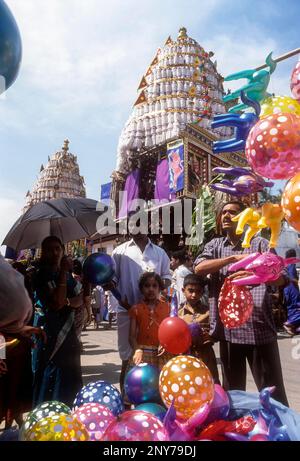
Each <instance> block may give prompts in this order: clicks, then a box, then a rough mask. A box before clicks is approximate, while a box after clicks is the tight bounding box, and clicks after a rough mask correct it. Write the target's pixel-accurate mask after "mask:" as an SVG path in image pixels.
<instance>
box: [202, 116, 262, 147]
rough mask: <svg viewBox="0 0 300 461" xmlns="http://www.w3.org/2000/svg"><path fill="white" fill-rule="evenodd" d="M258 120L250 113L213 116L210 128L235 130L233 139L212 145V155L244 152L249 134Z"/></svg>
mask: <svg viewBox="0 0 300 461" xmlns="http://www.w3.org/2000/svg"><path fill="white" fill-rule="evenodd" d="M258 120H259V118H258V117H257V115H256V114H253V113H252V112H247V113H244V114H241V115H238V114H231V113H229V114H220V115H215V117H214V119H213V122H212V124H211V127H212V128H218V127H220V126H231V127H235V129H236V130H235V134H234V137H233V138H230V139H225V140H223V141H216V142H214V143H213V152H214V154H219V153H223V152H237V151H240V150H244V149H245V146H246V141H247V138H248V135H249V132H250V130H251V128H252V127H253V126H254V125H255V123H256V122H257V121H258Z"/></svg>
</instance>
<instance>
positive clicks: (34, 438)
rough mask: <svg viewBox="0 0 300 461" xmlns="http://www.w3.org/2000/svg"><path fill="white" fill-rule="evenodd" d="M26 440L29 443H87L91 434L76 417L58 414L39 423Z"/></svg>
mask: <svg viewBox="0 0 300 461" xmlns="http://www.w3.org/2000/svg"><path fill="white" fill-rule="evenodd" d="M24 438H25V440H26V441H28V442H85V441H87V440H89V434H88V432H87V430H86V428H85V427H84V426H83V424H81V422H79V421H78V420H77V419H76V418H75V417H74V416H70V415H62V414H57V415H53V416H49V417H47V418H44V419H41V420H40V421H38V422H37V423H36V424H34V426H32V427H31V428H30V429H29V430H27V431H26V432H25V434H24Z"/></svg>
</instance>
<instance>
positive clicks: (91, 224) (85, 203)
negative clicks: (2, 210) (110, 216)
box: [2, 197, 104, 251]
mask: <svg viewBox="0 0 300 461" xmlns="http://www.w3.org/2000/svg"><path fill="white" fill-rule="evenodd" d="M97 204H98V202H97V200H92V199H88V198H81V197H78V198H60V199H54V200H46V201H44V202H39V203H37V204H36V205H33V206H32V207H31V208H30V209H29V210H27V211H26V213H24V214H23V215H22V216H21V217H20V218H19V219H18V220H17V221H16V223H15V224H14V225H13V227H12V228H11V230H10V231H9V233H8V234H7V236H6V237H5V239H4V241H3V243H2V245H7V246H8V247H10V248H13V249H14V250H16V251H19V250H22V249H26V248H40V247H41V243H42V241H43V239H44V238H45V237H48V235H55V236H56V237H59V238H60V239H61V241H62V242H63V243H67V242H71V241H72V240H78V239H82V238H88V237H90V236H91V235H92V234H94V233H95V232H96V223H97V219H98V217H99V216H100V215H101V214H102V213H103V211H97ZM103 209H104V207H103V206H102V207H101V210H103Z"/></svg>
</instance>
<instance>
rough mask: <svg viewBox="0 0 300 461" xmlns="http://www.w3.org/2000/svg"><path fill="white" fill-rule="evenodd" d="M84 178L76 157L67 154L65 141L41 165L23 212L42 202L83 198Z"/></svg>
mask: <svg viewBox="0 0 300 461" xmlns="http://www.w3.org/2000/svg"><path fill="white" fill-rule="evenodd" d="M85 196H86V194H85V186H84V178H83V176H81V175H80V172H79V166H78V163H77V157H76V155H73V154H71V153H70V152H69V141H68V140H67V139H66V140H65V141H64V145H63V147H62V149H61V150H60V151H58V152H56V153H55V154H53V155H52V157H51V158H50V157H48V163H47V164H46V166H45V167H44V166H43V165H41V169H40V174H39V177H38V180H37V182H36V184H35V185H34V186H33V189H32V192H30V191H28V192H27V195H26V204H25V207H24V210H23V212H24V213H25V211H27V210H28V209H29V208H30V207H31V206H32V205H34V204H35V203H38V202H42V201H44V200H51V199H55V198H62V197H70V198H73V197H85Z"/></svg>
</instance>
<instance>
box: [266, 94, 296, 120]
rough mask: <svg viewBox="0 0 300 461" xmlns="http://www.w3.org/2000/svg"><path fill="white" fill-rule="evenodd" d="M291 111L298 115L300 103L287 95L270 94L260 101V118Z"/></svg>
mask: <svg viewBox="0 0 300 461" xmlns="http://www.w3.org/2000/svg"><path fill="white" fill-rule="evenodd" d="M283 113H293V114H296V115H300V104H299V102H298V101H296V100H295V99H293V98H290V97H289V96H272V97H270V98H266V99H264V100H263V101H262V105H261V113H260V118H261V119H262V118H264V117H268V116H269V115H273V114H283Z"/></svg>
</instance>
